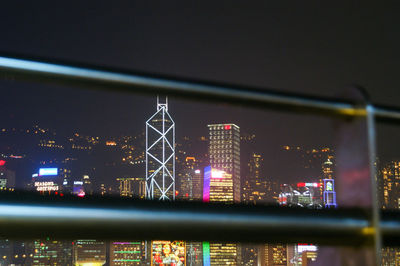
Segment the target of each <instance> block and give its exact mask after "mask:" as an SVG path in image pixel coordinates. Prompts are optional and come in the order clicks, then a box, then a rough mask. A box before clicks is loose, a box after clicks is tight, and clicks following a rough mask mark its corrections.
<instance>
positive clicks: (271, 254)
mask: <svg viewBox="0 0 400 266" xmlns="http://www.w3.org/2000/svg"><path fill="white" fill-rule="evenodd" d="M287 250H288V249H287V245H286V244H272V245H271V244H265V246H264V249H261V252H260V257H261V260H260V265H261V266H281V265H282V266H283V265H284V266H286V265H289V263H288V254H287Z"/></svg>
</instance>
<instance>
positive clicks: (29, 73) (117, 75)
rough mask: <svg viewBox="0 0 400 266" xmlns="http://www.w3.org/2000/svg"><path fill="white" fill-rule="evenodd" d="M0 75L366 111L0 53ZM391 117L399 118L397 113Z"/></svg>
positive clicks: (341, 112) (275, 105)
mask: <svg viewBox="0 0 400 266" xmlns="http://www.w3.org/2000/svg"><path fill="white" fill-rule="evenodd" d="M0 77H3V78H5V79H13V78H17V79H24V80H29V81H37V82H41V83H43V82H48V83H53V84H57V85H69V86H73V87H80V88H94V89H110V90H114V91H115V90H123V91H128V92H135V93H142V94H143V93H144V94H150V93H160V94H168V95H174V96H177V97H182V96H184V97H189V98H194V99H204V100H207V101H224V102H232V103H239V104H242V105H246V106H252V107H254V106H259V107H262V108H269V109H279V110H287V111H300V112H305V113H313V114H324V115H333V116H342V117H343V116H344V117H348V116H365V115H366V111H365V108H363V107H362V106H361V107H360V106H358V105H356V104H353V103H351V102H346V101H343V100H338V99H328V98H319V97H312V96H307V95H298V94H287V93H280V92H278V91H276V90H275V91H274V90H265V89H259V88H258V89H257V88H250V87H240V86H234V85H226V84H216V83H205V82H196V81H188V80H184V79H176V78H170V77H161V76H156V75H148V74H147V75H146V74H137V73H131V72H128V71H120V70H115V69H99V68H94V67H86V66H79V65H76V64H63V63H53V62H45V61H34V60H28V59H20V58H13V57H5V56H0ZM386 111H387V112H390V114H391V117H390V118H391V119H394V115H393V112H391V109H386ZM395 119H400V115H399V116H398V117H396V118H395Z"/></svg>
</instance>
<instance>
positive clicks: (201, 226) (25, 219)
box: [0, 193, 399, 246]
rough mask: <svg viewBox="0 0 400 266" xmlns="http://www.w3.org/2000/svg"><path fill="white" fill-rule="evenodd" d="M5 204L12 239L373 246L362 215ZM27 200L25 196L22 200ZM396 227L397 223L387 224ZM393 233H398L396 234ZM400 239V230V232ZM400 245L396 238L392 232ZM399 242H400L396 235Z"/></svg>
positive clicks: (129, 204)
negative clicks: (45, 238)
mask: <svg viewBox="0 0 400 266" xmlns="http://www.w3.org/2000/svg"><path fill="white" fill-rule="evenodd" d="M25 194H26V195H28V196H27V197H26V198H21V199H17V200H16V199H15V197H14V199H13V197H7V196H3V197H1V203H0V235H1V236H2V237H6V238H41V237H46V236H48V235H51V236H52V237H54V238H60V239H68V238H71V237H72V238H79V237H81V238H82V237H83V238H88V237H89V238H102V239H111V238H114V239H115V238H123V239H152V238H153V239H182V240H209V241H212V240H214V241H216V240H219V241H232V242H237V241H239V242H265V241H270V242H288V243H295V242H299V241H300V242H301V241H304V240H308V241H312V242H313V243H321V244H331V245H359V246H369V245H372V243H373V235H372V233H371V231H373V230H371V226H372V225H371V224H370V221H369V217H368V213H366V212H364V211H363V210H361V209H352V210H343V209H328V210H327V209H322V210H309V209H304V208H282V207H279V206H247V205H231V206H226V205H223V204H201V203H194V202H172V203H171V202H168V203H167V202H159V201H142V200H129V199H112V198H111V199H110V198H95V199H91V198H87V199H74V198H72V197H63V198H58V199H57V198H54V197H45V196H40V195H39V197H42V199H37V197H31V198H29V193H25ZM22 195H24V193H19V196H22ZM388 222H389V223H390V221H388ZM392 229H393V228H392ZM398 231H399V230H398ZM390 232H391V236H392V237H393V232H395V231H393V230H391V231H390ZM397 239H399V234H397Z"/></svg>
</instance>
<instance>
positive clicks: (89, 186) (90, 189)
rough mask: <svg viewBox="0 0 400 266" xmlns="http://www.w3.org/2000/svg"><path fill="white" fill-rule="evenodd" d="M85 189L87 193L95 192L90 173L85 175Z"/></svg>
mask: <svg viewBox="0 0 400 266" xmlns="http://www.w3.org/2000/svg"><path fill="white" fill-rule="evenodd" d="M83 189H84V190H85V193H86V194H88V195H92V194H93V186H92V182H91V181H90V177H89V176H88V175H83Z"/></svg>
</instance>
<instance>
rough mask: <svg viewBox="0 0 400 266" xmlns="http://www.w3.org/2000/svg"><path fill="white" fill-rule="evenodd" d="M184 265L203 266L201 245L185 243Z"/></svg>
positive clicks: (200, 243)
mask: <svg viewBox="0 0 400 266" xmlns="http://www.w3.org/2000/svg"><path fill="white" fill-rule="evenodd" d="M186 265H188V266H203V243H202V242H187V243H186Z"/></svg>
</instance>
